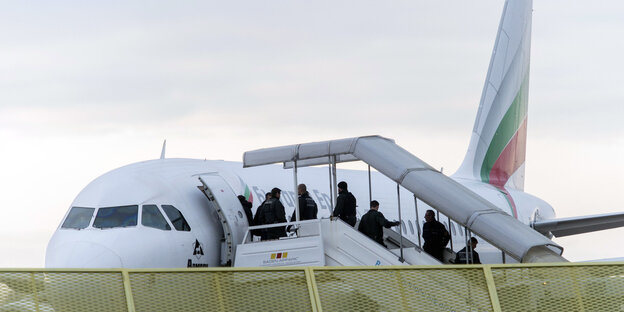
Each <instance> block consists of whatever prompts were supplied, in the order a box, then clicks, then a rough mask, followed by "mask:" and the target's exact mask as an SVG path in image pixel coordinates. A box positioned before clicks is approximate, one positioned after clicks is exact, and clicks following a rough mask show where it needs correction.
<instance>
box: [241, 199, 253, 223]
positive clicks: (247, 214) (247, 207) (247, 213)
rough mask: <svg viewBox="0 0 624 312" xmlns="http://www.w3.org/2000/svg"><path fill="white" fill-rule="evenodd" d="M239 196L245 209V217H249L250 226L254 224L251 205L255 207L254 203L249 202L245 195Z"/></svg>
mask: <svg viewBox="0 0 624 312" xmlns="http://www.w3.org/2000/svg"><path fill="white" fill-rule="evenodd" d="M241 197H242V196H239V197H238V200H240V203H241V205H242V206H243V210H244V211H245V217H247V223H248V224H249V226H252V225H254V221H253V216H252V214H251V207H253V205H252V203H250V202H248V201H247V200H246V199H245V197H242V198H241Z"/></svg>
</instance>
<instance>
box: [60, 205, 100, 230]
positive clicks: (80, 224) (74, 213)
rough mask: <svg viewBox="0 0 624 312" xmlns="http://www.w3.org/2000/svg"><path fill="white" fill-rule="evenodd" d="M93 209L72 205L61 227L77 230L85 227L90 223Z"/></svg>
mask: <svg viewBox="0 0 624 312" xmlns="http://www.w3.org/2000/svg"><path fill="white" fill-rule="evenodd" d="M93 211H95V208H84V207H72V209H71V210H70V211H69V214H68V215H67V218H66V219H65V222H63V225H61V228H63V229H78V230H80V229H84V228H86V227H87V226H89V223H91V217H93Z"/></svg>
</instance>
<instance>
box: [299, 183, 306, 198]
mask: <svg viewBox="0 0 624 312" xmlns="http://www.w3.org/2000/svg"><path fill="white" fill-rule="evenodd" d="M307 191H308V189H307V187H306V185H305V184H303V183H301V184H299V185H298V186H297V194H299V195H303V194H305V192H307Z"/></svg>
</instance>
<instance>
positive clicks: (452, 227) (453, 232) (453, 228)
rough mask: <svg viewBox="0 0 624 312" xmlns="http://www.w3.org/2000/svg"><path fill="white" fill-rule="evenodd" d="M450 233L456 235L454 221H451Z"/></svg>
mask: <svg viewBox="0 0 624 312" xmlns="http://www.w3.org/2000/svg"><path fill="white" fill-rule="evenodd" d="M451 233H452V234H451V235H453V236H455V235H457V232H456V231H455V223H453V222H451Z"/></svg>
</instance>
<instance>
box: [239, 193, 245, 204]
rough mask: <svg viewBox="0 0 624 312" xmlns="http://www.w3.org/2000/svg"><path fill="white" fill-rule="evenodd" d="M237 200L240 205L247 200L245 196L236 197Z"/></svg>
mask: <svg viewBox="0 0 624 312" xmlns="http://www.w3.org/2000/svg"><path fill="white" fill-rule="evenodd" d="M238 200H240V202H241V203H242V202H246V201H247V198H245V196H243V195H238Z"/></svg>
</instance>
